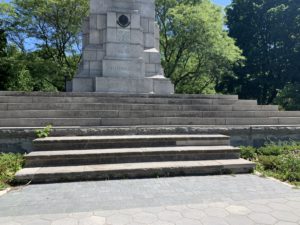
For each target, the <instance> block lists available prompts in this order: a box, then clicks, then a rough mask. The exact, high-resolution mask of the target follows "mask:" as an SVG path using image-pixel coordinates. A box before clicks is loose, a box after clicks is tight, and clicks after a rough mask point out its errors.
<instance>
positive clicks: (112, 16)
mask: <svg viewBox="0 0 300 225" xmlns="http://www.w3.org/2000/svg"><path fill="white" fill-rule="evenodd" d="M116 22H117V14H116V13H115V12H108V13H107V27H115V28H116V27H117V23H116Z"/></svg>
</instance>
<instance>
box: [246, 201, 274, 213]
mask: <svg viewBox="0 0 300 225" xmlns="http://www.w3.org/2000/svg"><path fill="white" fill-rule="evenodd" d="M246 206H247V208H248V209H250V210H251V211H253V212H260V213H269V212H272V210H273V209H271V208H270V207H268V206H266V205H260V204H253V203H250V204H249V203H247V204H246Z"/></svg>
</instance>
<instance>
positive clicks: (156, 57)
mask: <svg viewBox="0 0 300 225" xmlns="http://www.w3.org/2000/svg"><path fill="white" fill-rule="evenodd" d="M149 56H150V63H160V53H159V52H151V53H150V55H149Z"/></svg>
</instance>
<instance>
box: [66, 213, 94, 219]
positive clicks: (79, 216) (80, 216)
mask: <svg viewBox="0 0 300 225" xmlns="http://www.w3.org/2000/svg"><path fill="white" fill-rule="evenodd" d="M93 215H94V213H92V212H82V213H70V214H69V215H68V216H69V217H71V218H74V219H81V218H83V217H90V216H93Z"/></svg>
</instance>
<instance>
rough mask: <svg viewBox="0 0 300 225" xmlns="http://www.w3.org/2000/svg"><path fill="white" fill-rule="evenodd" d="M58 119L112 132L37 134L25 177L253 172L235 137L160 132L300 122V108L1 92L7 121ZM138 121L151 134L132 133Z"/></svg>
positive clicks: (211, 99)
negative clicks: (171, 128)
mask: <svg viewBox="0 0 300 225" xmlns="http://www.w3.org/2000/svg"><path fill="white" fill-rule="evenodd" d="M50 124H51V125H52V126H54V127H64V128H65V129H74V128H75V127H77V128H78V127H79V128H84V129H86V130H87V134H88V133H89V132H88V130H89V129H90V130H91V129H94V128H95V127H102V128H104V129H107V130H110V129H111V131H112V132H108V133H110V134H106V135H103V134H101V135H100V134H99V135H100V136H88V135H86V136H50V137H48V138H43V139H36V140H34V142H33V146H34V149H33V151H32V152H30V153H28V154H27V155H26V156H25V157H26V166H25V168H24V169H23V170H21V171H19V172H18V173H17V176H16V179H17V181H19V182H22V183H24V182H34V183H43V182H65V181H82V180H99V179H100V180H101V179H120V178H141V177H161V176H180V175H206V174H228V173H230V174H235V173H248V172H251V171H252V170H253V168H254V167H255V165H254V164H253V163H251V162H248V161H246V160H243V159H240V149H238V148H235V147H232V146H230V138H229V137H228V136H224V135H219V134H182V133H180V132H178V134H174V132H172V134H171V133H170V134H168V133H166V131H165V130H164V132H163V133H160V132H159V129H157V127H167V126H175V127H181V126H182V127H183V126H185V127H187V126H234V125H295V124H300V112H282V111H279V110H278V107H277V106H270V105H267V106H261V105H258V104H257V102H256V101H253V100H239V99H238V97H237V96H231V95H229V96H228V95H227V96H224V95H166V96H160V95H124V94H101V93H21V92H0V127H1V128H4V127H5V129H14V128H16V127H17V128H30V127H33V128H34V129H35V127H45V126H47V125H50ZM138 126H143V129H145V130H147V132H144V133H145V135H135V134H133V133H130V129H128V133H126V132H125V133H124V127H129V128H130V127H138ZM153 127H156V129H153ZM151 129H153V130H151ZM118 130H120V132H118ZM125 131H126V129H125ZM152 131H153V132H152Z"/></svg>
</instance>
